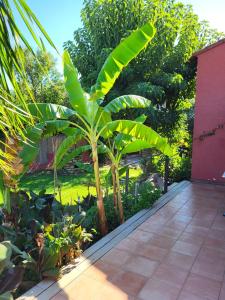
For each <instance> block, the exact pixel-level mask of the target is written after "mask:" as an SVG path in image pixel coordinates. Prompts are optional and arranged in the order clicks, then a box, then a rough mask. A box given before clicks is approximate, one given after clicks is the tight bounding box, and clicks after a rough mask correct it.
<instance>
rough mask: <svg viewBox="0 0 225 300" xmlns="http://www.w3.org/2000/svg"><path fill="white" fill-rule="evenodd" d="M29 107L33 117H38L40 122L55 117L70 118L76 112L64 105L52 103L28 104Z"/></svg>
mask: <svg viewBox="0 0 225 300" xmlns="http://www.w3.org/2000/svg"><path fill="white" fill-rule="evenodd" d="M28 109H29V111H30V113H31V115H32V116H33V117H36V118H38V120H39V121H40V122H42V121H43V122H44V121H47V120H55V119H68V118H69V117H71V116H74V115H75V114H76V112H75V111H74V110H72V109H69V108H68V107H66V106H63V105H57V104H51V103H36V104H33V103H31V104H28Z"/></svg>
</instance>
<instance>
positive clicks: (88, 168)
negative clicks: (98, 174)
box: [75, 161, 94, 173]
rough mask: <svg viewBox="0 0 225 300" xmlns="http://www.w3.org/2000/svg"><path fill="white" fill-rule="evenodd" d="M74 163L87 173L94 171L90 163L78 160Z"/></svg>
mask: <svg viewBox="0 0 225 300" xmlns="http://www.w3.org/2000/svg"><path fill="white" fill-rule="evenodd" d="M75 164H76V166H77V167H78V168H79V169H81V170H83V171H85V172H87V173H93V172H94V169H93V166H92V165H90V164H86V163H82V162H80V161H76V162H75Z"/></svg>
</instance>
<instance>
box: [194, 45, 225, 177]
mask: <svg viewBox="0 0 225 300" xmlns="http://www.w3.org/2000/svg"><path fill="white" fill-rule="evenodd" d="M224 172H225V43H223V44H220V45H218V46H216V47H214V48H211V49H209V50H208V51H206V52H203V53H201V54H199V55H198V70H197V94H196V106H195V122H194V136H193V156H192V179H194V180H204V181H211V182H218V183H225V178H222V174H223V173H224Z"/></svg>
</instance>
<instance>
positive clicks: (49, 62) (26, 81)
mask: <svg viewBox="0 0 225 300" xmlns="http://www.w3.org/2000/svg"><path fill="white" fill-rule="evenodd" d="M23 59H24V64H23V65H24V69H25V72H26V78H23V77H21V76H20V74H19V73H17V79H18V82H19V86H20V87H21V89H23V90H24V98H25V99H26V101H27V102H30V101H31V97H32V98H33V99H34V100H35V101H36V102H42V103H56V104H65V103H66V102H67V100H68V99H67V95H66V91H65V87H64V82H63V80H62V78H61V74H60V73H59V72H58V71H57V68H56V61H55V59H54V57H53V56H52V54H50V53H48V52H44V51H40V50H38V51H37V53H36V55H35V56H33V55H32V54H31V53H30V52H29V51H28V50H25V51H24V52H23ZM27 85H28V87H29V89H27V88H26V87H27Z"/></svg>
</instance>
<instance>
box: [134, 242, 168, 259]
mask: <svg viewBox="0 0 225 300" xmlns="http://www.w3.org/2000/svg"><path fill="white" fill-rule="evenodd" d="M138 254H139V255H142V256H145V257H147V258H149V259H151V260H156V261H162V260H163V258H164V257H165V256H166V255H167V254H168V250H167V249H163V248H160V247H156V246H152V245H151V243H148V244H143V245H141V247H139V250H138Z"/></svg>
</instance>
